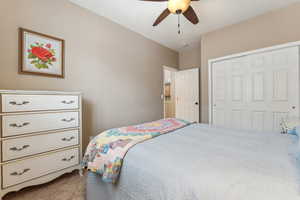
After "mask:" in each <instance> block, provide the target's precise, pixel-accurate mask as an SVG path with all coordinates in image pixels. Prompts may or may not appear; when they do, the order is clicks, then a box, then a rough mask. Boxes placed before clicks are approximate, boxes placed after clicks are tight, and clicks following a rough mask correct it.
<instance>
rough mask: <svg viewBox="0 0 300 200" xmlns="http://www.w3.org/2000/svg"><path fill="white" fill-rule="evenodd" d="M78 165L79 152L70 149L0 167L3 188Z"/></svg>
mask: <svg viewBox="0 0 300 200" xmlns="http://www.w3.org/2000/svg"><path fill="white" fill-rule="evenodd" d="M77 164H79V150H78V148H76V149H71V150H66V151H62V152H57V153H53V154H49V155H45V156H40V157H36V158H31V159H26V160H22V161H18V162H14V163H10V164H5V165H3V166H2V172H3V176H2V178H3V180H2V184H3V185H2V186H3V188H6V187H9V186H13V185H17V184H19V183H23V182H25V181H28V180H31V179H34V178H37V177H40V176H43V175H46V174H49V173H51V172H55V171H58V170H62V169H65V168H68V167H71V166H75V165H77Z"/></svg>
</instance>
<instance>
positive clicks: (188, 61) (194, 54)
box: [179, 43, 201, 70]
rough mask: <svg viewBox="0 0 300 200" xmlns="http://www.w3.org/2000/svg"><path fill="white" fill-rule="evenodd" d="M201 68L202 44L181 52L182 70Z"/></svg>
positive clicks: (180, 63)
mask: <svg viewBox="0 0 300 200" xmlns="http://www.w3.org/2000/svg"><path fill="white" fill-rule="evenodd" d="M200 66H201V47H200V43H199V44H196V45H195V46H193V47H188V48H187V49H183V50H181V51H180V52H179V68H180V70H185V69H191V68H198V67H200Z"/></svg>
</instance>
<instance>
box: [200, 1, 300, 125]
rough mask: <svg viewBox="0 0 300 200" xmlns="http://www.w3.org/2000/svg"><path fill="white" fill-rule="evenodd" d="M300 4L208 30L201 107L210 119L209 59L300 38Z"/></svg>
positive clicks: (205, 119) (203, 53) (203, 47)
mask: <svg viewBox="0 0 300 200" xmlns="http://www.w3.org/2000/svg"><path fill="white" fill-rule="evenodd" d="M299 19H300V3H297V4H293V5H291V6H289V7H287V8H284V9H280V10H277V11H273V12H269V13H267V14H264V15H262V16H258V17H256V18H253V19H250V20H248V21H245V22H242V23H239V24H235V25H232V26H228V27H225V28H223V29H220V30H217V31H214V32H211V33H207V34H205V35H203V36H201V37H202V42H201V58H202V59H201V67H202V68H201V79H202V80H201V90H202V94H201V97H202V98H201V102H202V106H201V110H202V121H203V122H208V60H209V59H212V58H217V57H222V56H225V55H230V54H234V53H239V52H244V51H249V50H255V49H259V48H263V47H269V46H274V45H278V44H283V43H288V42H293V41H299V40H300V20H299Z"/></svg>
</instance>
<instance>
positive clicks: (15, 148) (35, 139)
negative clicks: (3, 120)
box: [2, 130, 79, 161]
mask: <svg viewBox="0 0 300 200" xmlns="http://www.w3.org/2000/svg"><path fill="white" fill-rule="evenodd" d="M41 141H45V142H41ZM78 144H79V130H71V131H63V132H58V133H51V134H45V135H37V136H29V137H23V138H16V139H9V140H4V141H3V142H2V159H3V161H8V160H13V159H17V158H22V157H25V156H30V155H34V154H38V153H43V152H47V151H52V150H55V149H60V148H64V147H68V146H73V145H78Z"/></svg>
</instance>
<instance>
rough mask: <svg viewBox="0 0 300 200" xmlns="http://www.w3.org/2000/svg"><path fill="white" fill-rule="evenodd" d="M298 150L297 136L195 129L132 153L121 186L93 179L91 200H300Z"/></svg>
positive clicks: (90, 181)
mask: <svg viewBox="0 0 300 200" xmlns="http://www.w3.org/2000/svg"><path fill="white" fill-rule="evenodd" d="M296 146H297V145H296V137H295V136H291V135H281V134H278V133H268V132H245V131H233V130H228V129H223V128H213V127H209V126H208V125H202V124H194V125H190V126H188V127H185V128H183V129H180V130H177V131H174V132H172V133H170V134H166V135H163V136H160V137H157V138H155V139H152V140H148V141H146V142H144V143H141V144H139V145H136V146H135V147H133V148H132V149H130V151H129V152H128V153H127V155H126V157H125V160H124V163H123V168H122V172H121V176H120V179H119V183H118V185H116V186H113V185H111V184H105V183H103V182H100V181H101V178H99V179H97V177H95V176H94V175H90V177H89V178H88V184H87V197H88V198H87V199H88V200H97V199H100V200H101V199H103V200H284V199H286V200H300V193H299V191H300V190H299V188H300V182H299V171H300V169H299V166H297V159H296V158H295V156H294V154H293V152H294V150H295V147H296ZM95 180H99V181H96V182H95ZM100 195H101V196H100Z"/></svg>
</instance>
